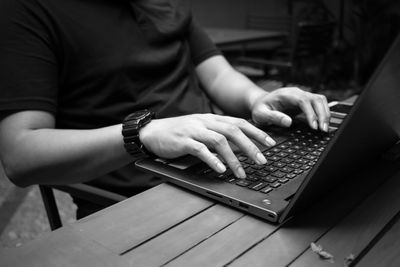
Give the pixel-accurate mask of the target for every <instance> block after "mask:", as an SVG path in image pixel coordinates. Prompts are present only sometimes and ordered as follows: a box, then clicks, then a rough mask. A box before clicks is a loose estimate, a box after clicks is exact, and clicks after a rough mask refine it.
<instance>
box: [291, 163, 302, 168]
mask: <svg viewBox="0 0 400 267" xmlns="http://www.w3.org/2000/svg"><path fill="white" fill-rule="evenodd" d="M288 166H289V167H290V168H293V169H298V168H300V167H301V165H300V164H298V163H291V164H289V165H288Z"/></svg>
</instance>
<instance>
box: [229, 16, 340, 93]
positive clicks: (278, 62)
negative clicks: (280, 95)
mask: <svg viewBox="0 0 400 267" xmlns="http://www.w3.org/2000/svg"><path fill="white" fill-rule="evenodd" d="M335 26H336V24H335V22H332V21H328V22H308V21H300V22H298V23H297V24H296V26H295V28H294V30H293V34H292V36H291V40H290V46H289V48H288V50H287V51H284V52H283V53H281V54H282V55H280V57H278V58H277V59H265V58H260V57H247V56H244V57H239V58H238V59H237V60H236V62H237V63H238V64H249V65H252V66H259V67H261V68H266V67H275V68H276V69H278V70H280V72H283V74H284V75H283V83H284V85H286V84H288V83H289V82H293V81H294V76H295V73H296V72H297V71H299V70H300V67H301V63H302V62H305V61H306V60H310V59H314V60H315V59H317V60H318V61H319V62H320V64H321V65H320V66H321V68H320V71H319V75H318V77H317V79H316V82H314V84H313V86H315V85H316V84H318V85H319V84H320V82H321V78H322V74H323V72H324V68H325V61H326V58H327V55H328V53H329V51H330V49H331V47H332V43H333V37H334V32H335ZM314 64H315V63H314ZM303 69H304V68H303Z"/></svg>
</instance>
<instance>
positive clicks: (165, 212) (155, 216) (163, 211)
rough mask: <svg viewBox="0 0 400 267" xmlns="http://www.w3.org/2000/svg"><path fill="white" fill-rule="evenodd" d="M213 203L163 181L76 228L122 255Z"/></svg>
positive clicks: (75, 226) (76, 224)
mask: <svg viewBox="0 0 400 267" xmlns="http://www.w3.org/2000/svg"><path fill="white" fill-rule="evenodd" d="M213 204H214V203H213V202H212V201H209V200H206V199H205V198H202V197H200V196H197V195H194V194H192V193H190V192H188V191H185V190H182V189H178V188H176V187H174V186H172V185H169V184H162V185H159V186H156V187H154V188H152V189H150V190H147V191H146V192H144V193H141V194H139V195H137V196H134V197H132V198H129V199H127V200H125V201H122V202H120V203H118V204H116V205H114V206H111V207H109V208H107V209H104V210H102V211H100V212H97V213H95V214H93V215H91V216H88V217H86V218H85V219H83V220H81V221H78V222H77V223H75V224H74V225H73V227H74V229H75V230H76V231H77V232H80V233H81V234H83V235H85V236H87V237H88V238H91V239H92V240H94V241H96V242H99V243H100V244H102V245H104V246H105V247H107V248H110V249H111V250H112V251H114V252H115V253H118V254H122V253H124V252H125V251H128V250H130V249H132V248H133V247H135V246H138V245H139V244H141V243H143V242H145V241H147V240H149V239H151V238H153V237H155V236H157V235H158V234H160V233H162V232H163V231H166V230H167V229H169V228H171V227H173V226H174V225H176V224H179V223H181V222H182V221H184V220H186V219H188V218H190V217H191V216H193V215H196V214H197V213H199V212H201V211H202V210H205V209H207V208H208V207H210V206H212V205H213Z"/></svg>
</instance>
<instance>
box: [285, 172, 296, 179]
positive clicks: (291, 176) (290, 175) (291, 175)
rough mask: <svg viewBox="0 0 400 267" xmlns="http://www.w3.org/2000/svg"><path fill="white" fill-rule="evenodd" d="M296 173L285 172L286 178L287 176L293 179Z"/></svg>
mask: <svg viewBox="0 0 400 267" xmlns="http://www.w3.org/2000/svg"><path fill="white" fill-rule="evenodd" d="M296 176H297V175H296V174H294V173H289V174H286V176H285V177H286V178H288V179H293V178H294V177H296Z"/></svg>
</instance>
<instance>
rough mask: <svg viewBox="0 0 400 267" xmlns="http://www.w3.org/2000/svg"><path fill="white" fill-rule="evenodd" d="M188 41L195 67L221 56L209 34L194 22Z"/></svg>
mask: <svg viewBox="0 0 400 267" xmlns="http://www.w3.org/2000/svg"><path fill="white" fill-rule="evenodd" d="M188 39H189V45H190V50H191V53H192V61H193V63H194V65H195V66H197V65H198V64H200V63H201V62H203V61H204V60H206V59H208V58H210V57H212V56H215V55H220V54H221V51H220V50H219V49H218V48H217V47H216V46H215V44H214V43H213V42H212V41H211V39H210V37H209V36H208V35H207V33H206V32H205V31H204V30H203V29H202V28H201V27H200V26H199V25H198V24H197V23H196V22H195V21H194V20H192V22H191V25H190V31H189V37H188Z"/></svg>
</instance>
